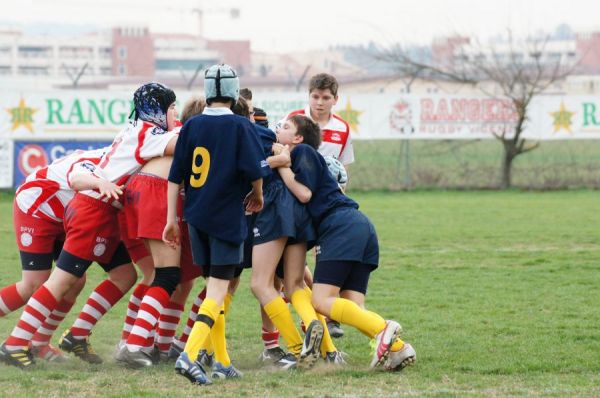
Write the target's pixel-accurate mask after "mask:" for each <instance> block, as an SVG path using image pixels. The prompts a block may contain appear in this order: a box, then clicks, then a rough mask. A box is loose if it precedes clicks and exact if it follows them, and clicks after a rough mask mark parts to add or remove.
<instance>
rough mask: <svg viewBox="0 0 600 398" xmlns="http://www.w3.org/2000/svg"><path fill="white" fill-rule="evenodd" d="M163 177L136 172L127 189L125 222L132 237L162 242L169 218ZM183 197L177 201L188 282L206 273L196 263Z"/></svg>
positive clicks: (183, 270) (184, 278) (183, 266)
mask: <svg viewBox="0 0 600 398" xmlns="http://www.w3.org/2000/svg"><path fill="white" fill-rule="evenodd" d="M168 185H169V182H168V181H167V180H165V179H163V178H160V177H156V176H151V175H147V174H136V175H135V176H134V177H133V178H132V179H131V181H129V183H128V184H127V188H126V189H125V209H124V212H125V221H126V223H127V235H128V236H129V238H132V237H135V238H143V239H155V240H160V241H162V234H163V230H164V229H165V223H166V221H167V187H168ZM182 214H183V199H182V198H181V196H180V197H179V201H178V202H177V218H178V219H179V220H180V222H179V230H180V231H181V281H182V282H186V281H189V280H192V279H194V278H197V277H198V276H200V275H202V267H199V266H196V265H194V264H193V260H192V251H191V246H190V238H189V234H188V229H187V224H186V223H185V222H183V221H181V220H182Z"/></svg>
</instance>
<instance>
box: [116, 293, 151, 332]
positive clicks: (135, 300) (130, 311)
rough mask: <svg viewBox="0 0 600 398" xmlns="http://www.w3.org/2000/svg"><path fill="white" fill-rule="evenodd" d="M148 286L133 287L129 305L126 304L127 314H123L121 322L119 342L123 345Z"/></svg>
mask: <svg viewBox="0 0 600 398" xmlns="http://www.w3.org/2000/svg"><path fill="white" fill-rule="evenodd" d="M149 288H150V286H148V285H144V284H142V283H140V284H139V285H137V286H136V287H135V289H134V290H133V293H131V296H130V297H129V303H128V304H127V314H125V321H124V322H123V332H122V333H121V341H122V342H123V343H125V342H126V341H127V338H128V337H129V333H130V332H131V329H132V328H133V324H134V323H135V319H136V318H137V314H138V311H139V309H140V304H141V302H142V299H143V298H144V295H145V294H146V292H147V291H148V289H149Z"/></svg>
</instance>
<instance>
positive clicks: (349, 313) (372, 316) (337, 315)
mask: <svg viewBox="0 0 600 398" xmlns="http://www.w3.org/2000/svg"><path fill="white" fill-rule="evenodd" d="M331 319H333V320H334V321H338V322H340V323H344V324H346V325H350V326H353V327H355V328H356V329H358V330H360V332H361V333H363V334H365V335H367V336H368V337H370V338H373V337H375V335H376V334H377V333H379V332H381V331H382V330H383V329H385V319H383V318H382V317H381V316H379V315H378V314H376V313H374V312H372V311H367V310H364V309H362V308H360V307H359V306H358V305H356V303H354V302H353V301H350V300H347V299H344V298H336V299H335V301H334V302H333V305H332V306H331Z"/></svg>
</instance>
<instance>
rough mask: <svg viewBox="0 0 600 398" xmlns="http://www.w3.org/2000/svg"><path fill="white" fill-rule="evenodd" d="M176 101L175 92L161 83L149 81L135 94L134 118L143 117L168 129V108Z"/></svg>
mask: <svg viewBox="0 0 600 398" xmlns="http://www.w3.org/2000/svg"><path fill="white" fill-rule="evenodd" d="M173 102H175V93H174V92H173V90H171V89H170V88H168V87H165V86H163V85H162V84H160V83H147V84H144V85H143V86H142V87H140V88H138V89H137V90H136V91H135V93H134V94H133V105H134V107H135V109H134V110H133V112H132V115H133V116H134V119H133V120H137V119H142V120H144V121H146V122H150V123H154V124H156V125H157V126H159V127H161V128H162V129H164V130H166V129H167V110H168V109H169V107H170V106H171V104H172V103H173Z"/></svg>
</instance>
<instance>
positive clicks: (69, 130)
mask: <svg viewBox="0 0 600 398" xmlns="http://www.w3.org/2000/svg"><path fill="white" fill-rule="evenodd" d="M192 94H194V93H190V92H179V93H177V102H178V109H179V111H181V110H182V107H183V104H184V103H185V100H187V99H188V98H189V97H190V96H191V95H192ZM131 98H132V93H128V92H110V91H69V90H67V91H64V90H60V91H54V92H24V93H9V94H6V93H4V94H0V107H1V108H2V109H3V110H4V111H3V112H2V111H0V138H4V139H11V140H27V141H52V140H59V139H63V140H64V139H75V140H97V139H101V140H104V139H109V140H110V139H112V137H114V135H115V134H116V133H117V132H118V131H119V130H120V129H121V128H122V126H123V125H124V124H125V122H126V120H127V117H128V116H129V114H130V112H131V106H132V103H131ZM307 101H308V94H307V93H306V92H302V93H298V92H295V93H266V92H256V93H255V94H254V104H255V105H256V106H259V107H261V108H263V109H264V110H265V111H266V112H267V115H268V118H269V121H270V123H271V126H273V125H274V124H275V123H276V122H277V121H279V120H280V119H281V118H283V117H284V116H285V115H286V114H287V113H288V112H290V111H293V110H296V109H301V108H304V107H305V106H306V104H307ZM335 112H336V113H337V114H339V115H340V116H341V117H342V118H344V119H345V120H346V121H347V122H348V124H349V125H350V128H351V131H352V134H353V138H354V139H359V140H360V139H492V138H494V133H495V134H502V133H503V132H507V135H510V134H511V132H512V131H513V126H514V123H515V121H516V119H517V118H516V114H515V112H514V110H513V108H512V104H511V102H510V101H509V100H506V99H495V98H489V97H483V96H458V95H393V94H345V95H344V96H341V97H340V99H339V101H338V103H337V105H336V107H335ZM523 136H524V137H527V138H531V139H536V140H553V139H599V138H600V99H599V98H596V97H592V96H564V97H561V96H540V97H537V98H536V99H535V100H534V101H533V102H532V104H531V105H530V109H529V113H528V120H527V122H526V124H525V132H524V135H523Z"/></svg>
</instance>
